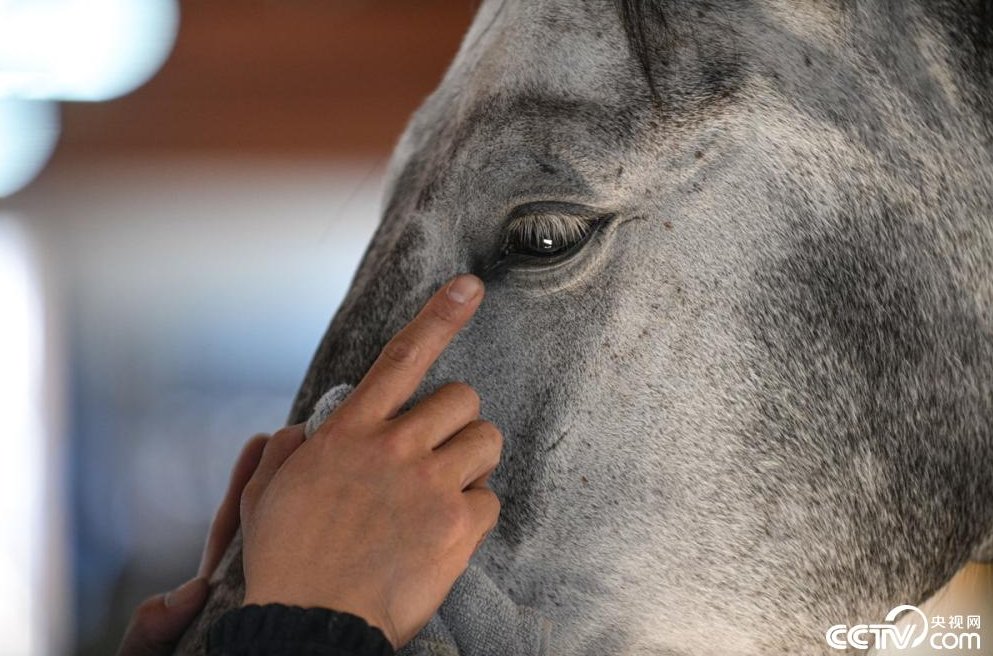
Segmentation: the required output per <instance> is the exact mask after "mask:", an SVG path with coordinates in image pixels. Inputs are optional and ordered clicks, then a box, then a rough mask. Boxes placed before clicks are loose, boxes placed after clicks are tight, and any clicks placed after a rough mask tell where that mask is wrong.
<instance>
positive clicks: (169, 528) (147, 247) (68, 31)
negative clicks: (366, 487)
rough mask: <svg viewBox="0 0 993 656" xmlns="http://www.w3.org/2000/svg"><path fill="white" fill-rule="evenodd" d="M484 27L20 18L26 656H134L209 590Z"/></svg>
mask: <svg viewBox="0 0 993 656" xmlns="http://www.w3.org/2000/svg"><path fill="white" fill-rule="evenodd" d="M473 10H474V3H472V2H453V1H452V0H419V1H418V2H416V3H415V2H409V1H408V0H292V1H287V0H237V1H236V0H211V1H210V2H194V1H192V0H188V1H181V2H176V1H175V0H0V313H2V314H0V316H2V321H0V420H2V421H3V424H4V426H5V431H4V434H3V437H2V440H3V445H4V446H3V448H4V458H3V459H0V654H2V655H7V654H17V655H21V654H30V655H35V654H67V653H73V654H108V653H113V652H114V650H115V649H116V645H117V642H118V640H119V638H120V635H121V632H122V631H123V628H124V625H125V623H126V621H127V618H128V616H129V614H130V612H131V610H132V609H133V607H134V606H135V604H136V603H137V602H138V601H139V600H140V599H142V598H144V597H145V596H147V595H149V594H151V593H154V592H159V591H164V590H167V589H169V588H171V587H173V586H174V585H176V584H177V583H179V582H181V581H183V580H185V579H187V578H188V577H189V576H190V575H191V574H192V573H193V572H194V571H195V568H196V565H197V562H198V560H199V554H200V549H201V546H202V541H203V539H204V536H205V534H206V530H207V526H208V523H209V521H210V519H211V517H212V514H213V511H214V509H215V508H216V506H217V503H218V501H219V500H220V497H221V495H222V493H223V490H224V487H225V485H226V479H227V475H228V471H229V469H230V467H231V465H232V464H233V462H234V458H235V455H236V453H237V451H238V449H239V448H240V446H241V445H242V444H243V442H244V441H245V440H247V439H248V438H249V437H250V436H251V435H252V434H254V433H257V432H261V431H271V430H272V429H274V428H276V427H278V426H280V425H282V423H283V421H284V420H285V418H286V414H287V412H288V410H289V406H290V402H291V400H292V397H293V395H294V393H295V391H296V387H297V385H298V384H299V382H300V380H301V379H302V377H303V374H304V371H305V370H306V367H307V364H308V361H309V359H310V356H311V354H312V353H313V350H314V349H315V347H316V346H317V343H318V341H319V339H320V337H321V335H322V333H323V331H324V328H325V326H326V325H327V322H328V320H329V318H330V317H331V315H332V314H333V313H334V311H335V308H336V306H337V305H338V303H339V302H340V300H341V298H342V296H343V294H344V292H345V289H346V288H347V285H348V283H349V280H350V277H351V274H352V272H353V270H354V268H355V266H356V264H357V263H358V259H359V257H360V256H361V254H362V252H363V250H364V248H365V245H366V242H367V240H368V238H369V236H370V235H371V233H372V231H373V230H374V228H375V225H376V222H377V218H378V211H379V203H380V188H381V182H382V175H383V171H384V167H385V164H386V162H387V158H388V156H389V153H390V151H391V149H392V146H393V144H394V142H395V140H396V139H397V137H398V136H399V134H400V132H401V131H402V129H403V126H404V124H405V123H406V121H407V119H408V117H409V115H410V113H411V112H412V111H413V110H414V109H415V108H416V107H417V106H418V104H419V103H420V102H421V100H423V98H424V97H425V96H426V95H427V94H428V93H429V92H430V91H431V90H432V89H433V88H434V87H435V86H436V85H437V83H438V81H439V80H440V78H441V75H442V74H443V72H444V70H445V68H446V66H447V64H448V62H449V61H450V60H451V58H452V56H453V55H454V53H455V51H456V50H457V48H458V45H459V41H460V38H461V36H462V34H463V32H464V31H465V29H466V27H467V26H468V24H469V22H470V20H471V17H472V12H473ZM122 94H123V95H122Z"/></svg>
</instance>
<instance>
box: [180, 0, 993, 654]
mask: <svg viewBox="0 0 993 656" xmlns="http://www.w3.org/2000/svg"><path fill="white" fill-rule="evenodd" d="M390 180H391V184H390V187H389V191H388V196H387V199H386V200H387V202H386V206H385V212H384V215H383V218H382V224H381V226H380V227H379V230H378V232H377V233H376V235H375V237H374V238H373V240H372V243H371V244H370V246H369V249H368V251H367V253H366V255H365V258H364V260H363V261H362V264H361V266H360V267H359V269H358V272H357V273H356V276H355V279H354V281H353V284H352V287H351V291H350V292H349V294H348V296H347V298H346V300H345V302H344V304H343V305H342V307H341V309H340V310H339V311H338V313H337V315H336V316H335V318H334V320H333V321H332V323H331V326H330V328H329V330H328V332H327V335H326V337H325V338H324V341H323V343H322V344H321V346H320V348H319V349H318V351H317V354H316V357H315V358H314V361H313V364H312V366H311V368H310V371H309V374H308V375H307V378H306V380H305V381H304V383H303V386H302V388H301V391H300V394H299V396H298V398H297V400H296V403H295V406H294V409H293V411H292V415H291V421H293V422H297V421H302V420H304V419H306V417H307V416H308V414H309V413H310V412H311V409H312V408H313V406H314V403H315V401H316V400H317V399H318V398H319V397H320V396H321V395H322V393H323V392H325V390H327V389H328V388H329V387H331V386H333V385H334V384H336V383H355V382H356V381H357V380H358V379H359V378H360V377H361V376H362V375H363V373H364V372H365V371H366V369H367V368H368V366H369V365H370V364H371V362H372V360H373V359H374V357H375V356H376V354H377V353H378V351H379V349H380V348H381V347H382V345H383V344H384V343H385V342H386V340H387V339H388V338H389V337H390V336H392V334H393V333H394V332H395V331H396V330H397V329H399V328H400V327H401V326H402V325H403V324H404V323H405V322H406V321H408V320H409V319H410V318H411V317H412V316H413V315H414V313H415V311H416V310H417V309H418V307H419V306H420V304H421V303H422V302H423V301H424V300H425V299H426V298H427V297H428V295H429V294H430V293H431V292H432V291H433V290H434V289H435V288H436V287H437V286H438V285H439V284H440V283H441V282H442V281H443V280H445V279H446V278H448V277H449V276H451V275H454V274H456V273H458V272H462V271H472V272H475V273H477V274H478V275H480V276H481V277H483V278H484V280H486V281H487V298H486V301H485V302H484V304H483V306H482V308H481V310H480V311H479V313H478V314H477V316H476V317H475V318H474V320H473V322H472V323H471V325H470V326H469V327H468V328H467V329H466V330H465V331H464V332H463V333H461V334H460V335H459V336H458V337H457V339H456V340H455V342H454V343H453V345H452V346H451V347H450V348H449V349H448V351H447V352H446V353H445V354H444V355H443V357H442V358H441V359H440V360H439V362H438V363H437V365H436V366H435V367H434V369H433V370H432V372H431V373H430V374H429V376H428V378H427V379H426V380H425V383H424V385H423V387H422V389H421V391H420V396H423V395H424V394H425V393H427V392H429V391H431V390H433V389H434V388H436V387H437V386H438V385H440V384H441V383H443V382H446V381H450V380H462V381H465V382H467V383H469V384H470V385H472V386H473V387H474V388H475V389H476V390H478V391H479V393H480V395H481V397H482V399H483V414H484V416H485V417H486V418H488V419H490V420H492V421H494V422H495V423H496V424H497V425H498V426H500V427H501V428H502V430H503V431H504V434H505V438H506V444H505V451H504V457H503V461H502V464H501V466H500V468H499V469H498V470H497V472H496V474H495V476H494V479H493V487H494V490H495V491H496V492H497V494H498V495H499V497H500V498H501V500H502V502H503V512H502V516H501V520H500V523H499V525H498V527H497V529H496V530H495V531H494V533H493V534H492V535H491V536H490V538H489V540H488V541H487V542H486V543H485V544H484V546H483V548H482V549H481V551H480V553H478V554H477V556H476V558H475V559H474V565H475V567H476V568H478V570H479V571H480V572H483V573H485V576H486V577H488V579H489V580H490V581H492V582H493V584H495V586H496V587H497V588H499V590H500V593H501V594H504V595H506V597H507V598H509V599H510V600H512V601H513V603H514V604H518V605H520V606H522V607H527V608H530V609H533V610H534V611H535V612H536V613H538V614H539V615H540V616H541V617H542V618H544V619H545V620H547V626H548V627H549V634H548V641H547V643H546V644H543V646H542V647H541V649H542V650H544V651H546V652H547V653H549V654H569V655H573V654H693V655H703V654H721V655H726V654H808V653H810V654H818V653H825V652H830V653H837V652H833V651H831V650H830V649H829V648H828V646H827V644H826V643H825V629H827V628H828V627H829V626H831V625H836V624H856V623H863V622H874V621H879V620H881V619H882V618H883V616H884V615H885V614H886V612H887V611H888V610H889V609H890V608H891V607H893V606H896V605H898V604H916V603H918V602H920V601H922V600H924V599H926V598H927V597H929V596H930V595H931V594H932V593H933V592H934V591H935V590H936V589H938V588H939V587H940V586H941V585H942V584H944V583H945V582H946V581H947V580H948V579H949V578H950V577H951V576H952V575H953V574H954V573H955V572H956V570H958V569H959V568H960V567H961V566H962V565H963V564H964V563H966V562H967V561H968V560H970V559H973V560H982V559H988V558H989V557H990V556H991V552H993V549H991V548H990V545H991V544H993V2H991V0H914V1H909V0H908V1H897V0H890V1H886V0H802V1H801V0H796V1H793V0H706V1H704V0H700V1H690V0H686V1H676V0H668V1H666V0H486V1H484V2H483V3H482V4H481V6H480V8H479V10H478V15H477V17H476V19H475V22H474V23H473V25H472V27H471V29H470V31H469V33H468V34H467V36H466V38H465V41H464V43H463V46H462V49H461V51H460V52H459V54H458V56H457V58H456V59H455V61H454V63H453V64H452V66H451V69H450V70H449V71H448V73H447V75H446V77H445V78H444V80H443V82H442V83H441V86H440V87H439V89H438V90H437V91H436V92H435V93H434V94H433V95H432V96H431V97H430V98H428V100H427V101H426V102H425V104H424V106H423V107H422V108H421V109H420V110H419V111H418V112H417V114H416V115H415V116H414V118H413V120H412V121H411V123H410V126H409V127H408V129H407V131H406V133H405V135H404V136H403V138H402V140H401V141H400V143H399V145H398V147H397V149H396V153H395V156H394V160H393V165H392V169H391V174H390ZM224 567H225V568H226V570H225V571H224V572H223V573H222V575H221V577H220V582H219V584H218V586H217V589H216V590H215V592H214V595H213V597H212V602H211V604H210V607H209V609H208V611H207V612H206V613H205V614H204V616H203V617H202V619H201V621H200V623H199V624H198V625H197V627H196V629H195V630H194V631H193V632H192V633H193V634H194V635H193V636H192V638H190V639H189V640H187V642H186V646H185V647H184V650H187V651H189V653H197V652H198V650H199V649H201V647H200V646H199V644H200V643H201V642H202V637H203V630H204V629H203V627H204V626H205V625H206V624H207V623H208V622H210V621H211V620H213V619H214V618H215V617H216V616H217V613H218V612H220V611H221V610H223V609H224V608H225V607H229V606H231V605H233V604H235V603H236V602H237V599H238V595H239V594H240V587H239V586H240V565H239V559H238V551H237V546H235V547H234V548H233V549H232V550H231V551H230V552H229V557H228V559H227V564H226V565H225V566H224ZM461 603H462V604H463V608H462V609H461V610H462V615H461V617H462V618H463V620H464V621H478V620H483V621H485V620H486V618H479V617H475V618H474V617H473V613H474V612H476V611H474V610H473V608H472V600H471V597H465V598H463V599H462V602H461ZM482 612H483V611H478V612H477V614H479V613H482ZM459 621H462V620H459V619H458V618H457V617H456V619H454V620H451V619H450V620H449V621H448V623H449V625H451V624H452V623H453V622H455V623H458V622H459ZM449 628H452V629H453V630H454V631H457V630H458V627H457V626H456V627H452V626H449ZM458 650H459V651H460V652H461V653H462V654H463V655H465V654H475V653H485V652H486V649H484V648H479V647H475V646H473V645H472V644H465V642H464V641H463V642H462V643H460V644H458Z"/></svg>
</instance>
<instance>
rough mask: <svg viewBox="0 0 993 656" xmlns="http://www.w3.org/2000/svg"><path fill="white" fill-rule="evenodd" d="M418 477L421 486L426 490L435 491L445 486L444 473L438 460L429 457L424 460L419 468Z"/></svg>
mask: <svg viewBox="0 0 993 656" xmlns="http://www.w3.org/2000/svg"><path fill="white" fill-rule="evenodd" d="M416 476H417V479H418V482H419V483H420V484H421V486H422V487H423V488H426V489H431V490H434V489H438V488H441V487H443V485H444V483H443V479H444V472H443V471H442V468H441V467H440V466H439V464H438V463H437V462H436V458H430V457H429V458H425V459H424V460H422V461H421V462H420V463H419V464H418V466H417V470H416Z"/></svg>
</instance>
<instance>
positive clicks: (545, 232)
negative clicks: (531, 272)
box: [504, 214, 596, 257]
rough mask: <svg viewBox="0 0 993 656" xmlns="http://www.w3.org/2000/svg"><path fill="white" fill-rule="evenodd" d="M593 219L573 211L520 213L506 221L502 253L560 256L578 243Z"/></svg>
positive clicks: (592, 224) (592, 226) (592, 222)
mask: <svg viewBox="0 0 993 656" xmlns="http://www.w3.org/2000/svg"><path fill="white" fill-rule="evenodd" d="M595 223H596V220H595V219H591V218H589V217H583V216H576V215H572V214H523V215H520V216H515V217H513V218H511V220H510V221H509V222H508V224H507V227H506V230H507V241H506V246H505V248H504V252H505V253H507V254H510V253H518V254H521V255H531V256H537V257H551V256H554V255H560V254H562V253H564V252H566V251H568V250H570V249H571V248H573V247H574V246H576V245H578V244H580V243H581V242H582V241H583V240H584V239H585V238H586V237H587V236H588V235H589V234H590V233H591V232H592V230H593V228H594V225H595Z"/></svg>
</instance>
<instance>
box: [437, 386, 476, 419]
mask: <svg viewBox="0 0 993 656" xmlns="http://www.w3.org/2000/svg"><path fill="white" fill-rule="evenodd" d="M445 390H446V391H447V392H448V393H449V394H451V395H452V396H454V397H455V398H456V400H457V401H458V402H459V403H461V404H465V405H467V406H469V407H470V408H474V409H475V411H476V413H477V414H478V413H479V403H480V400H479V393H478V392H476V390H474V389H473V388H472V386H471V385H469V384H468V383H463V382H461V381H455V382H451V383H448V384H446V385H445Z"/></svg>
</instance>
